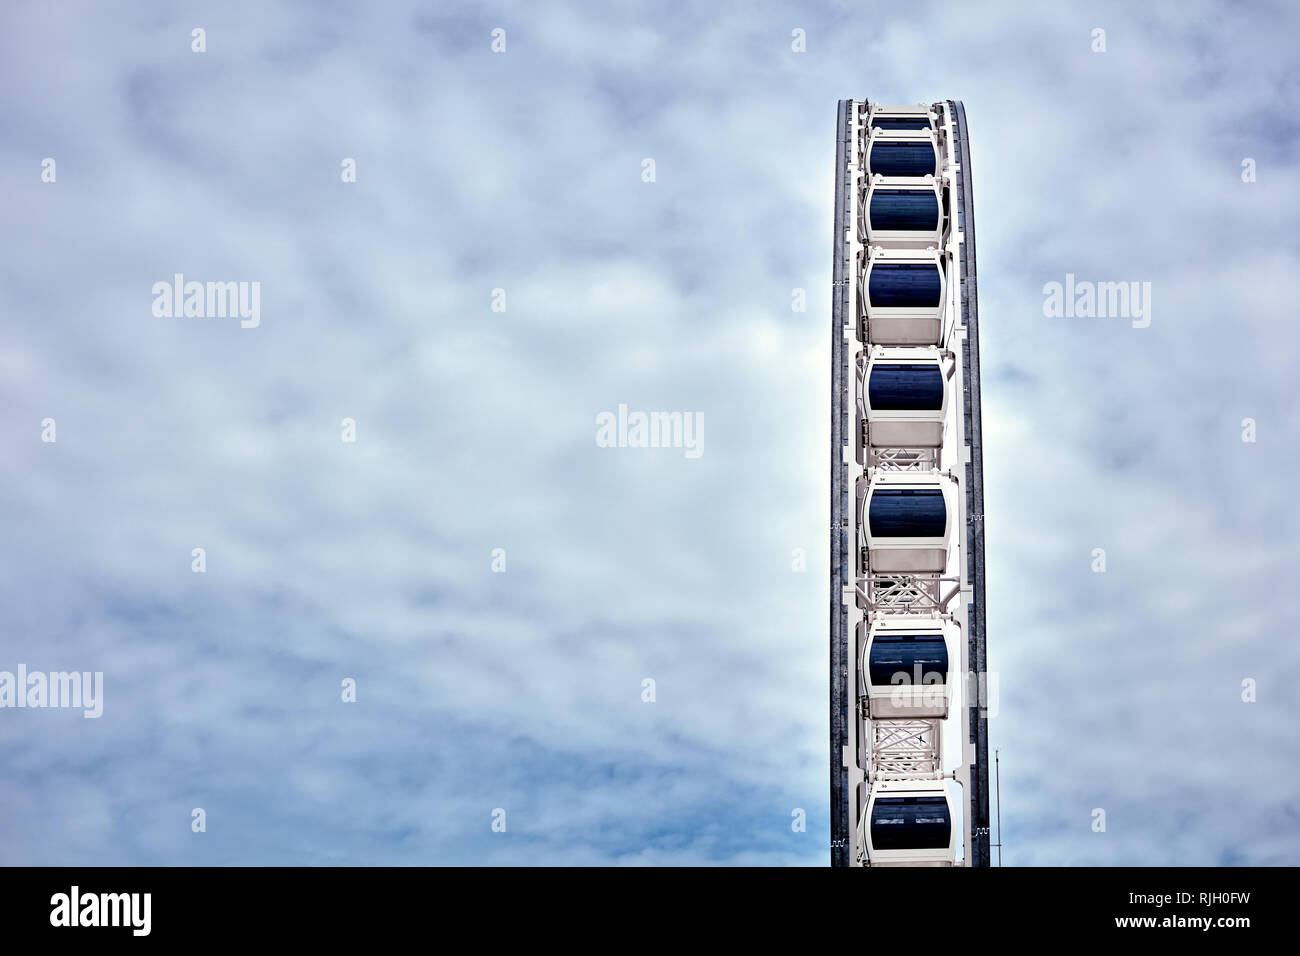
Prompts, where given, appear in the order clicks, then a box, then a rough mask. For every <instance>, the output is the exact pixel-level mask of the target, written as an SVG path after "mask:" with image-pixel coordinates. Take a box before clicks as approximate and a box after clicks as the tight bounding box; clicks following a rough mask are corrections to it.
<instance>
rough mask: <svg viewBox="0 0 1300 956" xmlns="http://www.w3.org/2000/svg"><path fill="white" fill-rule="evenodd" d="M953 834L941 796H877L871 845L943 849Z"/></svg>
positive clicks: (944, 801)
mask: <svg viewBox="0 0 1300 956" xmlns="http://www.w3.org/2000/svg"><path fill="white" fill-rule="evenodd" d="M951 836H952V820H951V817H950V816H949V814H948V801H947V800H945V799H944V798H943V797H876V802H875V804H874V805H873V806H872V808H871V845H872V846H873V847H874V848H875V849H877V850H942V849H946V848H947V846H948V842H949V840H950V838H951Z"/></svg>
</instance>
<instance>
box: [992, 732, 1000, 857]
mask: <svg viewBox="0 0 1300 956" xmlns="http://www.w3.org/2000/svg"><path fill="white" fill-rule="evenodd" d="M1001 753H1002V751H1001V750H999V749H997V748H996V747H995V748H994V749H993V778H994V780H995V781H996V783H997V797H998V866H1001V865H1002V766H1001V763H1000V761H999V759H998V758H999V755H1000V754H1001Z"/></svg>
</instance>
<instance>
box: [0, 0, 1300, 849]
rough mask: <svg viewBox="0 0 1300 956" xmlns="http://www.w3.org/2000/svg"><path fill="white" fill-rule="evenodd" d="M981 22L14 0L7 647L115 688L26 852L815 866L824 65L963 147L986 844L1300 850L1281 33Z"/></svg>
mask: <svg viewBox="0 0 1300 956" xmlns="http://www.w3.org/2000/svg"><path fill="white" fill-rule="evenodd" d="M974 6H975V5H967V4H957V3H935V4H923V3H922V4H907V5H898V6H896V7H894V8H890V9H882V10H872V11H870V12H869V13H866V12H864V11H863V9H862V7H861V5H860V4H852V3H843V4H822V5H809V4H788V5H768V4H753V3H718V4H697V5H690V6H683V7H682V8H681V9H680V10H668V9H665V8H664V6H663V5H657V4H644V5H638V4H608V5H604V4H602V5H594V4H593V5H580V4H574V5H565V4H547V5H544V6H543V5H526V6H525V5H512V4H476V5H456V4H441V3H440V4H386V5H382V7H381V6H380V5H361V4H355V5H354V4H342V3H334V4H316V3H310V4H309V3H287V4H276V5H270V4H255V3H246V4H240V3H235V4H225V3H221V4H216V3H213V4H202V3H196V4H191V5H187V6H186V7H185V8H184V9H183V11H182V10H180V9H179V8H172V7H170V6H169V7H166V8H162V7H156V6H154V5H148V4H124V5H120V6H115V7H114V9H113V10H112V11H109V10H107V9H102V8H99V7H97V6H96V5H91V4H68V5H59V6H58V7H57V8H51V7H48V6H46V5H38V4H7V5H5V7H4V8H3V11H2V12H0V91H2V92H0V118H2V124H3V127H2V128H3V129H4V131H5V135H4V136H3V137H0V194H2V195H3V196H4V207H5V209H4V212H5V216H4V218H5V229H4V232H3V236H4V248H3V252H4V254H3V256H0V275H2V276H3V281H2V282H0V315H3V336H2V337H0V408H2V409H3V414H0V447H3V450H4V454H3V455H0V469H3V480H2V482H0V487H2V488H3V493H0V524H2V526H3V527H4V528H5V529H6V535H5V537H4V543H3V545H0V600H2V602H3V603H2V606H3V607H4V609H5V620H4V624H3V629H2V630H0V669H3V670H11V671H12V670H14V669H15V668H16V667H17V665H18V664H19V663H23V664H26V666H27V667H28V668H29V669H31V670H45V671H57V670H90V671H103V673H104V714H103V717H102V718H100V719H98V720H85V719H83V718H82V717H81V714H80V712H78V711H71V710H11V709H5V710H0V761H2V762H3V765H4V766H5V771H6V772H5V773H4V774H3V775H0V863H11V864H200V863H208V864H234V863H250V864H293V863H349V864H425V863H489V864H494V863H536V864H541V863H574V864H604V863H617V864H623V863H629V864H750V863H761V864H775V865H786V864H806V865H824V864H825V863H826V861H827V860H828V849H827V846H826V839H827V836H826V834H827V819H826V815H827V807H828V794H827V767H826V764H827V758H826V750H827V726H826V709H827V686H826V681H827V677H826V617H827V615H826V608H825V595H826V590H827V588H826V574H827V567H826V524H827V518H826V515H827V500H826V488H827V476H826V458H827V456H826V445H827V442H828V440H829V435H828V423H827V418H828V416H827V403H828V381H829V378H828V376H829V370H828V363H829V324H830V323H829V286H830V235H831V206H832V197H833V189H832V174H833V164H834V141H835V103H836V100H837V99H839V98H841V97H856V98H870V99H876V100H881V101H884V102H918V101H925V102H929V101H933V100H936V99H941V98H959V99H962V100H964V101H965V104H966V108H967V113H968V117H969V121H970V124H971V135H972V167H973V173H974V177H975V198H976V220H977V227H978V240H979V257H980V261H979V269H980V293H981V301H980V306H981V317H982V322H981V326H982V329H981V331H982V350H983V360H984V372H985V377H984V385H985V394H984V416H985V418H984V425H985V436H986V452H985V467H986V483H987V502H986V514H987V518H986V528H987V536H988V562H989V596H988V615H989V616H988V623H989V660H990V666H991V667H992V668H993V669H994V670H996V671H997V672H998V675H999V678H998V680H999V689H1000V695H1001V696H1000V701H999V708H1000V709H999V714H998V716H997V717H996V718H995V720H994V721H993V722H992V724H991V728H990V733H991V740H992V743H993V745H994V746H996V747H998V748H1000V749H1001V753H1002V758H1003V759H1002V770H1003V774H1002V798H1003V806H1002V823H1003V835H1004V839H1005V842H1006V847H1005V850H1004V855H1003V858H1004V862H1006V863H1008V864H1024V865H1042V864H1055V863H1063V864H1073V865H1089V864H1104V863H1114V864H1125V865H1128V864H1220V863H1221V864H1278V863H1296V862H1300V826H1298V824H1300V802H1298V799H1297V784H1298V783H1300V771H1297V769H1296V767H1295V761H1294V758H1295V756H1296V755H1297V749H1298V748H1297V745H1296V735H1295V733H1294V731H1293V730H1291V729H1290V724H1291V722H1292V721H1293V720H1294V707H1295V705H1296V704H1297V703H1300V702H1298V701H1297V700H1296V693H1295V687H1296V686H1297V681H1300V650H1298V649H1297V645H1296V643H1295V641H1293V640H1292V639H1291V629H1292V626H1293V625H1292V614H1291V613H1290V612H1291V609H1292V607H1293V604H1294V602H1293V600H1291V599H1290V595H1291V594H1292V593H1293V591H1294V584H1293V583H1292V581H1291V578H1292V571H1291V569H1292V568H1294V567H1296V565H1297V561H1300V521H1298V520H1297V517H1296V513H1295V509H1294V506H1293V500H1294V495H1293V482H1292V479H1291V473H1292V471H1293V470H1294V467H1295V460H1296V458H1295V449H1296V447H1297V441H1298V440H1300V422H1298V421H1297V415H1296V411H1295V408H1296V385H1295V374H1296V373H1295V369H1296V368H1297V367H1298V362H1300V345H1298V343H1300V337H1298V336H1297V335H1296V333H1295V330H1294V323H1293V319H1292V316H1291V312H1292V311H1293V303H1292V301H1291V296H1290V295H1288V292H1289V284H1288V282H1287V279H1288V277H1289V276H1291V275H1295V274H1296V272H1297V266H1298V265H1300V263H1298V261H1297V260H1298V258H1300V255H1298V252H1300V250H1298V248H1297V245H1298V243H1300V240H1298V239H1297V235H1300V233H1298V232H1297V230H1296V228H1295V216H1296V213H1295V210H1296V209H1298V208H1300V201H1298V200H1300V196H1298V195H1297V193H1298V192H1300V189H1298V188H1297V176H1296V173H1297V161H1298V160H1297V120H1296V119H1295V115H1294V114H1295V109H1294V106H1295V103H1296V101H1297V92H1300V90H1298V87H1300V70H1298V69H1297V67H1296V66H1295V62H1294V56H1293V52H1292V40H1291V37H1293V36H1294V34H1295V33H1296V27H1297V22H1296V21H1297V18H1298V17H1297V13H1296V12H1295V11H1294V9H1293V8H1292V7H1290V6H1289V5H1287V4H1283V3H1276V4H1255V5H1252V6H1250V7H1249V8H1246V7H1245V6H1244V5H1241V4H1231V3H1227V4H1211V3H1163V4H1144V5H1141V6H1138V5H1130V4H1122V3H1117V4H1095V5H1083V4H1069V5H1051V6H1050V7H1048V6H1047V5H1041V4H1031V3H1024V4H1017V3H1004V4H989V5H981V6H980V7H979V8H978V9H975V8H974ZM195 27H202V28H203V29H204V30H206V42H207V51H206V52H205V53H202V54H199V53H194V52H191V30H192V29H193V28H195ZM497 27H500V28H503V29H505V30H506V41H507V46H506V51H505V52H504V53H501V54H493V53H492V52H491V50H490V42H491V31H492V30H493V29H494V28H497ZM796 28H798V29H802V30H804V31H805V32H806V36H807V51H806V52H804V53H795V52H793V51H792V50H791V45H790V44H791V31H792V30H794V29H796ZM1094 28H1102V29H1105V30H1106V39H1107V49H1106V52H1105V53H1094V52H1092V49H1091V47H1092V36H1091V34H1092V31H1093V29H1094ZM46 157H52V158H54V159H55V160H56V163H57V181H56V182H54V183H45V182H42V181H41V164H42V160H43V159H45V158H46ZM345 157H351V158H354V159H355V160H356V163H357V170H358V178H357V182H355V183H349V184H344V183H342V182H341V181H340V164H341V162H342V160H343V159H344V158H345ZM1247 157H1249V158H1253V159H1254V160H1255V161H1256V167H1257V176H1258V178H1257V181H1256V182H1254V183H1243V182H1242V179H1241V164H1242V160H1243V159H1244V158H1247ZM645 158H652V159H654V161H655V170H656V177H655V181H654V182H653V183H647V182H643V181H642V177H641V173H642V161H643V159H645ZM178 272H179V273H183V274H184V275H185V276H186V277H188V278H191V279H198V280H200V281H207V280H213V281H217V280H220V281H226V280H231V281H248V282H252V281H257V282H260V283H261V286H260V288H261V324H260V325H259V326H258V327H257V328H256V329H241V328H240V327H239V324H238V322H237V321H235V320H229V319H198V318H191V319H184V318H159V317H156V316H154V315H153V314H152V311H151V305H152V302H153V296H152V293H151V291H150V290H151V287H152V285H153V284H154V283H155V282H158V281H160V280H161V281H168V280H170V278H171V277H172V276H173V275H174V274H175V273H178ZM1066 273H1074V274H1075V275H1076V276H1078V277H1079V278H1082V279H1092V280H1101V281H1123V280H1136V281H1149V282H1151V283H1152V290H1153V292H1152V298H1153V302H1152V305H1153V312H1152V323H1151V325H1150V327H1149V328H1145V329H1134V328H1132V327H1130V326H1129V324H1128V323H1127V322H1124V321H1122V320H1107V319H1082V318H1074V319H1058V318H1046V317H1045V316H1044V315H1043V308H1042V303H1043V291H1042V289H1043V285H1044V283H1047V282H1051V281H1062V280H1063V279H1064V276H1065V274H1066ZM498 288H500V289H504V290H506V296H507V299H506V301H507V307H506V311H504V312H494V311H492V309H491V302H492V293H493V290H494V289H498ZM796 288H801V289H805V290H806V292H807V297H808V306H807V312H805V313H799V312H794V311H792V309H791V295H792V290H793V289H796ZM620 403H625V404H627V405H628V406H629V407H630V408H633V409H643V410H656V409H662V410H675V411H682V412H700V413H702V414H703V417H704V422H705V428H704V443H703V448H704V453H703V454H702V455H701V456H700V457H699V458H698V459H690V458H687V457H686V456H685V455H684V454H683V453H682V452H681V450H679V449H635V448H600V447H597V445H596V443H595V440H594V435H595V418H596V416H597V415H598V414H599V413H600V412H602V411H613V410H616V409H617V407H618V405H619V404H620ZM45 418H53V419H54V420H55V421H56V423H57V441H56V442H55V443H53V444H50V443H45V442H42V441H41V430H42V426H41V422H42V420H43V419H45ZM343 418H352V419H354V420H355V421H356V423H357V441H356V442H354V443H344V442H343V441H341V439H340V422H341V420H342V419H343ZM1244 418H1252V419H1254V420H1255V422H1256V427H1257V436H1258V440H1257V441H1256V442H1254V443H1245V442H1242V441H1241V431H1242V425H1241V423H1242V420H1243V419H1244ZM195 547H202V548H204V549H206V554H207V571H206V573H204V574H194V573H192V572H191V570H190V565H191V550H192V549H193V548H195ZM1097 547H1102V548H1105V549H1106V552H1107V572H1106V573H1105V574H1094V573H1093V572H1092V571H1091V569H1090V565H1091V563H1092V550H1093V549H1094V548H1097ZM494 548H504V549H505V551H506V555H507V570H506V572H505V573H503V574H497V573H493V572H492V569H491V562H492V551H493V549H494ZM795 549H803V550H804V551H805V552H806V553H807V556H808V557H807V561H808V563H807V569H806V571H805V572H803V573H798V572H795V571H793V570H792V554H793V552H794V550H795ZM346 677H351V678H354V679H355V680H356V682H357V696H358V699H357V702H356V703H353V704H345V703H343V702H342V701H341V700H340V690H339V688H340V681H341V680H343V679H344V678H346ZM646 678H651V679H653V680H654V681H655V686H656V700H655V702H654V703H652V704H647V703H644V702H643V701H642V699H641V694H642V681H643V680H644V679H646ZM1246 678H1252V679H1254V680H1255V681H1256V682H1257V688H1258V690H1257V695H1258V698H1257V701H1256V702H1254V703H1250V704H1247V703H1243V702H1242V700H1241V684H1242V681H1243V680H1244V679H1246ZM195 807H202V808H204V810H205V811H206V813H207V831H206V832H205V833H193V832H191V828H190V822H191V810H192V809H193V808H195ZM498 807H500V808H504V809H505V810H506V812H507V820H508V824H507V830H506V832H505V833H494V832H492V830H491V822H492V811H493V810H494V809H495V808H498ZM1097 807H1101V808H1105V809H1106V811H1107V824H1108V825H1107V831H1106V832H1105V833H1095V832H1093V830H1092V828H1091V823H1092V810H1093V808H1097ZM794 808H803V809H805V810H806V812H807V814H808V830H807V832H806V833H795V832H792V831H791V827H790V821H791V811H792V810H793V809H794Z"/></svg>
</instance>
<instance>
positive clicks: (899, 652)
mask: <svg viewBox="0 0 1300 956" xmlns="http://www.w3.org/2000/svg"><path fill="white" fill-rule="evenodd" d="M867 670H868V672H869V673H870V675H871V683H872V684H874V685H876V686H878V687H879V686H883V685H887V684H895V683H897V684H901V685H907V684H942V683H944V682H945V681H946V680H947V679H948V646H947V645H946V644H945V643H944V641H943V636H942V635H940V634H877V635H876V636H875V637H874V638H873V639H872V641H871V654H870V659H869V661H868V667H867ZM900 673H901V674H903V675H904V676H903V678H896V676H895V675H897V674H900Z"/></svg>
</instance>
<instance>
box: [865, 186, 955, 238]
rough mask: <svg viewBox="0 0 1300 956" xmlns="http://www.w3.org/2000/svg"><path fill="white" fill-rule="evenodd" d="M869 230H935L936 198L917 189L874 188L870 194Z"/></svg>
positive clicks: (937, 215)
mask: <svg viewBox="0 0 1300 956" xmlns="http://www.w3.org/2000/svg"><path fill="white" fill-rule="evenodd" d="M871 228H872V229H899V230H906V231H908V232H922V231H926V230H932V229H938V228H939V197H938V196H936V195H935V194H934V193H932V192H928V191H925V190H920V189H877V190H876V191H875V192H873V193H872V194H871Z"/></svg>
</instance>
